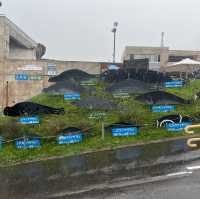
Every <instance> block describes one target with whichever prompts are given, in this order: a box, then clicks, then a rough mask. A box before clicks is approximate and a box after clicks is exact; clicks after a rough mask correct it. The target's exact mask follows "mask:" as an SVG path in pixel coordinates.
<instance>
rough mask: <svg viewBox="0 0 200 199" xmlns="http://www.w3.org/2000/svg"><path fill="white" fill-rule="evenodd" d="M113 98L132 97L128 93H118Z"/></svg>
mask: <svg viewBox="0 0 200 199" xmlns="http://www.w3.org/2000/svg"><path fill="white" fill-rule="evenodd" d="M113 97H114V98H129V97H130V95H129V93H127V92H118V93H117V92H116V93H113Z"/></svg>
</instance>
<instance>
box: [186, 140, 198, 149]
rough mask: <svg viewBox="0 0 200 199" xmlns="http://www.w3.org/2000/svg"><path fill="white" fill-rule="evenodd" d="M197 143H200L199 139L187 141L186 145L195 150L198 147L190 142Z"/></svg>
mask: <svg viewBox="0 0 200 199" xmlns="http://www.w3.org/2000/svg"><path fill="white" fill-rule="evenodd" d="M197 141H200V138H191V139H189V140H188V141H187V145H188V146H189V147H191V148H196V147H197V146H198V145H197V144H192V142H197Z"/></svg>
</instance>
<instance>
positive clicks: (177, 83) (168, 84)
mask: <svg viewBox="0 0 200 199" xmlns="http://www.w3.org/2000/svg"><path fill="white" fill-rule="evenodd" d="M181 87H183V81H182V80H179V81H169V82H165V88H181Z"/></svg>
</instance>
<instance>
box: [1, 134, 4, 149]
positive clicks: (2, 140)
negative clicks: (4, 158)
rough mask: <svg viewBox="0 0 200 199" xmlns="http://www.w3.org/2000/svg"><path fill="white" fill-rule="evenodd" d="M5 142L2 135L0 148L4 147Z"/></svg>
mask: <svg viewBox="0 0 200 199" xmlns="http://www.w3.org/2000/svg"><path fill="white" fill-rule="evenodd" d="M3 142H4V139H3V137H2V136H0V149H2V147H3Z"/></svg>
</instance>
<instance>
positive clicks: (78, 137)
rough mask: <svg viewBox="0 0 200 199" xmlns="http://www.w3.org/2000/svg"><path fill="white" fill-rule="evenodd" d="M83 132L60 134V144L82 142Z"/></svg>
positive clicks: (58, 139)
mask: <svg viewBox="0 0 200 199" xmlns="http://www.w3.org/2000/svg"><path fill="white" fill-rule="evenodd" d="M82 140H83V134H82V133H78V134H71V135H60V136H58V138H57V141H58V144H74V143H79V142H82Z"/></svg>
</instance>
